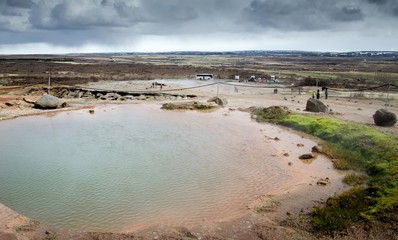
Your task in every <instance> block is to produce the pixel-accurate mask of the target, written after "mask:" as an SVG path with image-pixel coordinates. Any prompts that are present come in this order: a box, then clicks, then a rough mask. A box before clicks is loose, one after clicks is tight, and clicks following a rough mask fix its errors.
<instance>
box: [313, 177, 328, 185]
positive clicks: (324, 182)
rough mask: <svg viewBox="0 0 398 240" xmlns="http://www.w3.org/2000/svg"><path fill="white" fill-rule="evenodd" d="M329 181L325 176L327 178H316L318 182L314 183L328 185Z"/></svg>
mask: <svg viewBox="0 0 398 240" xmlns="http://www.w3.org/2000/svg"><path fill="white" fill-rule="evenodd" d="M330 183H331V182H330V179H329V178H328V177H327V178H321V179H319V180H318V182H317V183H316V184H317V185H322V186H326V185H329V184H330Z"/></svg>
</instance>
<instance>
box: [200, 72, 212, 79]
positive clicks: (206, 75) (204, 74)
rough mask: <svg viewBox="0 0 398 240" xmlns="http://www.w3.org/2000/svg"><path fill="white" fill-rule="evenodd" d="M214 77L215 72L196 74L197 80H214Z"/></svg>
mask: <svg viewBox="0 0 398 240" xmlns="http://www.w3.org/2000/svg"><path fill="white" fill-rule="evenodd" d="M212 79H213V74H210V73H202V74H196V80H212Z"/></svg>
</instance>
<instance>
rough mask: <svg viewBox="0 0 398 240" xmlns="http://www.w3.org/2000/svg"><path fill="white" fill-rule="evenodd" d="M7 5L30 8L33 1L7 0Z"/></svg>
mask: <svg viewBox="0 0 398 240" xmlns="http://www.w3.org/2000/svg"><path fill="white" fill-rule="evenodd" d="M7 5H8V6H10V7H16V8H32V7H33V6H34V3H33V2H32V1H31V0H7Z"/></svg>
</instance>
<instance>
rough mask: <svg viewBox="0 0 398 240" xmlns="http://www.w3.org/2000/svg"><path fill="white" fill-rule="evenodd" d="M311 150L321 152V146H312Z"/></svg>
mask: <svg viewBox="0 0 398 240" xmlns="http://www.w3.org/2000/svg"><path fill="white" fill-rule="evenodd" d="M312 152H314V153H321V152H322V147H321V146H313V147H312Z"/></svg>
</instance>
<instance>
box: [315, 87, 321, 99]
mask: <svg viewBox="0 0 398 240" xmlns="http://www.w3.org/2000/svg"><path fill="white" fill-rule="evenodd" d="M320 97H321V93H320V92H319V89H318V90H317V91H316V99H318V100H319V98H320Z"/></svg>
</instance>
